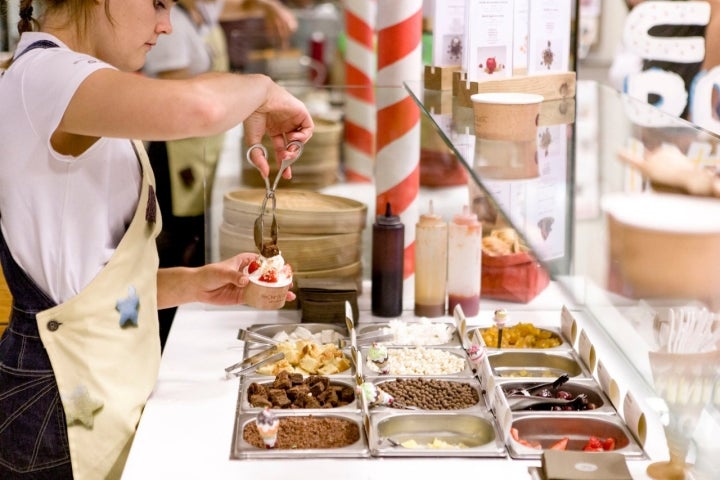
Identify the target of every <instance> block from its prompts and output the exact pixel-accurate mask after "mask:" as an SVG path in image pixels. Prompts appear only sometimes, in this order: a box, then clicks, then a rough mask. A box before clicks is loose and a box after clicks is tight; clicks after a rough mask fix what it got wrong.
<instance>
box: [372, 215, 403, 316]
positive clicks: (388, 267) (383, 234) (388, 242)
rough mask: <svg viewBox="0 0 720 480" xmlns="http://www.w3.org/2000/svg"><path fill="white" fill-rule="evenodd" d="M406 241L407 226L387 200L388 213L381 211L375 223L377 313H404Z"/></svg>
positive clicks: (374, 296)
mask: <svg viewBox="0 0 720 480" xmlns="http://www.w3.org/2000/svg"><path fill="white" fill-rule="evenodd" d="M404 245H405V226H404V225H403V224H402V222H401V221H400V217H399V216H397V215H393V214H392V210H391V208H390V203H388V204H387V206H386V209H385V215H378V216H377V217H376V218H375V223H374V224H373V237H372V285H371V305H372V314H373V315H375V316H378V317H399V316H400V314H401V313H402V306H403V266H404V264H403V263H404V260H403V255H404V254H405V249H404Z"/></svg>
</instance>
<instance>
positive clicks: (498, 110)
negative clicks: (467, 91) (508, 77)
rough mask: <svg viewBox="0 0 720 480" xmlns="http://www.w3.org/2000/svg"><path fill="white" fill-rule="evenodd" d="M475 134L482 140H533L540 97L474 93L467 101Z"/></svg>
mask: <svg viewBox="0 0 720 480" xmlns="http://www.w3.org/2000/svg"><path fill="white" fill-rule="evenodd" d="M470 100H471V101H472V104H473V113H474V115H475V134H476V135H477V137H478V138H482V139H485V140H505V141H514V142H527V141H530V140H535V137H536V135H537V125H538V118H539V117H540V104H541V103H542V101H543V96H542V95H537V94H534V93H514V92H494V93H476V94H474V95H472V96H471V97H470Z"/></svg>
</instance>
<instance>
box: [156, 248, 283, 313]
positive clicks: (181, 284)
mask: <svg viewBox="0 0 720 480" xmlns="http://www.w3.org/2000/svg"><path fill="white" fill-rule="evenodd" d="M256 258H257V254H256V253H240V254H238V255H235V256H234V257H231V258H228V259H227V260H223V261H220V262H215V263H210V264H207V265H203V266H202V267H197V268H187V267H173V268H163V269H160V270H159V271H158V308H159V309H164V308H170V307H176V306H178V305H182V304H184V303H190V302H202V303H209V304H212V305H242V304H244V303H245V300H244V298H243V293H244V291H245V287H246V286H247V284H248V283H249V282H250V279H249V278H248V277H247V276H246V275H243V273H242V271H243V269H244V268H245V267H246V266H247V265H249V264H250V262H252V261H253V260H255V259H256ZM286 300H287V301H288V302H290V301H292V300H295V294H294V293H293V292H291V291H288V294H287V297H286Z"/></svg>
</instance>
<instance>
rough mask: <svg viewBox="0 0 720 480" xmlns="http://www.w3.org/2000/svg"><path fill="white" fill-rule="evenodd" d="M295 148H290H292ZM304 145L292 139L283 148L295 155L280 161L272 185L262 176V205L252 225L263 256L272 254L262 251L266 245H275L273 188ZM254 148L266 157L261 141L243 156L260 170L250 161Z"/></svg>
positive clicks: (275, 205) (274, 199) (275, 223)
mask: <svg viewBox="0 0 720 480" xmlns="http://www.w3.org/2000/svg"><path fill="white" fill-rule="evenodd" d="M293 147H294V149H295V150H291V148H293ZM304 147H305V145H304V144H303V143H302V142H300V141H298V140H294V141H292V142H289V143H288V144H287V145H286V146H285V148H286V149H287V150H288V151H293V152H294V153H295V156H293V157H290V158H286V159H285V160H283V161H282V162H281V163H280V169H279V170H278V172H277V175H276V176H275V181H274V182H273V184H272V186H271V185H270V179H269V178H268V177H263V180H264V181H265V198H263V201H262V206H261V207H260V215H258V218H257V219H256V220H255V225H254V226H253V239H254V240H255V246H256V247H257V249H258V250H259V251H260V253H261V254H263V256H266V257H268V256H273V255H265V254H264V253H263V252H264V250H265V249H266V248H267V247H274V246H277V238H278V226H277V220H276V218H275V209H276V207H277V202H276V198H275V189H276V188H277V186H278V182H280V178H281V177H282V174H283V172H284V171H285V170H287V169H288V167H289V166H290V165H292V164H293V163H295V162H296V161H297V160H298V159H299V158H300V155H302V152H303V148H304ZM256 148H259V149H260V150H261V151H262V153H263V155H264V156H265V158H268V151H267V148H265V145H263V144H262V143H256V144H254V145H251V146H250V147H249V148H248V149H247V152H245V158H247V161H248V162H250V164H251V165H252V166H253V167H255V168H257V169H258V170H260V167H259V166H257V165H256V164H255V162H253V161H252V158H251V157H250V154H251V153H252V151H253V150H255V149H256ZM268 200H272V210H271V213H272V224H271V225H270V243H268V244H267V245H266V244H265V238H264V236H265V208H266V207H267V202H268Z"/></svg>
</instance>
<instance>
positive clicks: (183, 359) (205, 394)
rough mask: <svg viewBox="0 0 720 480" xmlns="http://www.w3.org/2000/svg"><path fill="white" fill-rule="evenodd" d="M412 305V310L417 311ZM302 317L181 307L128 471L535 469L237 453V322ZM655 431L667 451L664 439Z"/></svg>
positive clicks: (313, 473) (544, 320)
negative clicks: (232, 370)
mask: <svg viewBox="0 0 720 480" xmlns="http://www.w3.org/2000/svg"><path fill="white" fill-rule="evenodd" d="M367 290H369V289H367ZM365 296H369V291H368V292H367V294H366V295H364V296H363V298H361V299H360V302H359V306H360V310H361V314H360V319H359V323H362V322H363V321H365V322H369V321H373V320H372V317H370V313H369V305H368V301H367V299H366V298H364V297H365ZM564 302H565V297H564V296H563V295H562V293H561V292H560V291H559V290H558V289H557V288H556V287H555V285H553V284H551V285H550V287H549V288H548V289H546V290H545V291H544V292H543V293H542V294H541V295H540V296H538V297H537V298H536V299H535V300H533V302H531V303H530V304H528V305H518V304H509V305H504V306H505V307H506V308H507V309H508V311H509V312H510V314H511V315H512V316H514V318H516V319H517V320H518V321H531V322H534V323H536V324H538V325H548V324H551V325H556V326H557V325H559V312H560V307H561V306H562V305H563V303H564ZM497 306H498V304H496V303H491V302H488V301H485V300H483V301H482V311H481V313H480V315H479V316H478V317H475V318H473V319H468V323H469V324H471V325H489V324H490V322H491V320H490V318H491V315H492V311H493V310H494V309H495V308H497ZM406 315H407V316H408V317H412V312H406ZM299 318H300V314H299V311H280V312H257V311H254V310H248V309H245V308H237V309H219V308H214V307H209V306H205V305H200V304H193V305H188V306H184V307H182V308H180V309H179V311H178V314H177V316H176V318H175V322H174V324H173V328H172V331H171V332H170V336H169V339H168V343H167V346H166V349H165V352H164V355H163V359H162V363H161V367H160V376H159V379H158V382H157V386H156V388H155V390H154V392H153V394H152V396H151V398H150V400H149V401H148V404H147V406H146V408H145V411H144V413H143V416H142V418H141V420H140V425H139V428H138V431H137V435H136V438H135V441H134V443H133V446H132V450H131V452H130V457H129V459H128V462H127V465H126V468H125V472H124V475H123V479H124V480H133V479H139V480H146V479H149V478H175V479H196V478H207V479H213V480H215V479H238V478H244V479H251V478H258V479H260V478H262V479H273V478H288V477H290V478H313V479H315V480H316V479H318V478H342V479H343V480H345V479H347V480H354V479H358V480H360V479H363V480H366V479H387V478H401V477H402V476H404V475H408V474H411V475H412V476H413V479H433V480H437V479H438V478H443V477H447V476H448V475H453V476H458V477H459V476H460V475H467V473H469V472H475V473H476V474H477V475H478V478H480V477H482V478H505V479H523V478H530V476H529V474H528V467H529V466H537V465H539V464H540V462H539V461H518V460H511V459H509V458H508V459H484V458H472V459H467V458H466V459H461V458H443V459H440V458H431V459H429V458H424V459H417V458H412V459H410V458H407V459H406V458H399V459H397V458H393V459H388V458H384V459H375V458H371V459H291V460H231V459H230V450H231V445H232V434H233V425H234V420H235V409H236V403H237V397H238V389H239V388H238V387H239V379H237V378H235V379H232V380H227V379H226V378H225V375H224V368H225V367H226V366H228V365H231V364H233V363H235V362H237V361H238V360H240V359H241V358H242V354H243V343H242V342H241V341H239V340H237V339H236V337H237V332H238V328H240V327H247V326H250V325H253V324H257V323H296V322H298V321H299ZM375 320H376V321H378V320H379V319H375ZM648 431H649V434H648V437H649V438H651V437H652V436H656V433H657V432H654V431H653V425H652V422H650V425H649V429H648ZM659 440H660V441H659V445H660V452H662V451H663V450H662V445H663V443H664V440H663V439H659ZM654 448H655V447H654ZM659 455H662V453H660V454H659ZM647 463H648V462H646V461H637V460H630V461H628V465H629V467H630V471H631V473H632V474H633V477H634V478H636V479H647V478H648V477H647V475H646V474H645V468H646V465H647Z"/></svg>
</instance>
